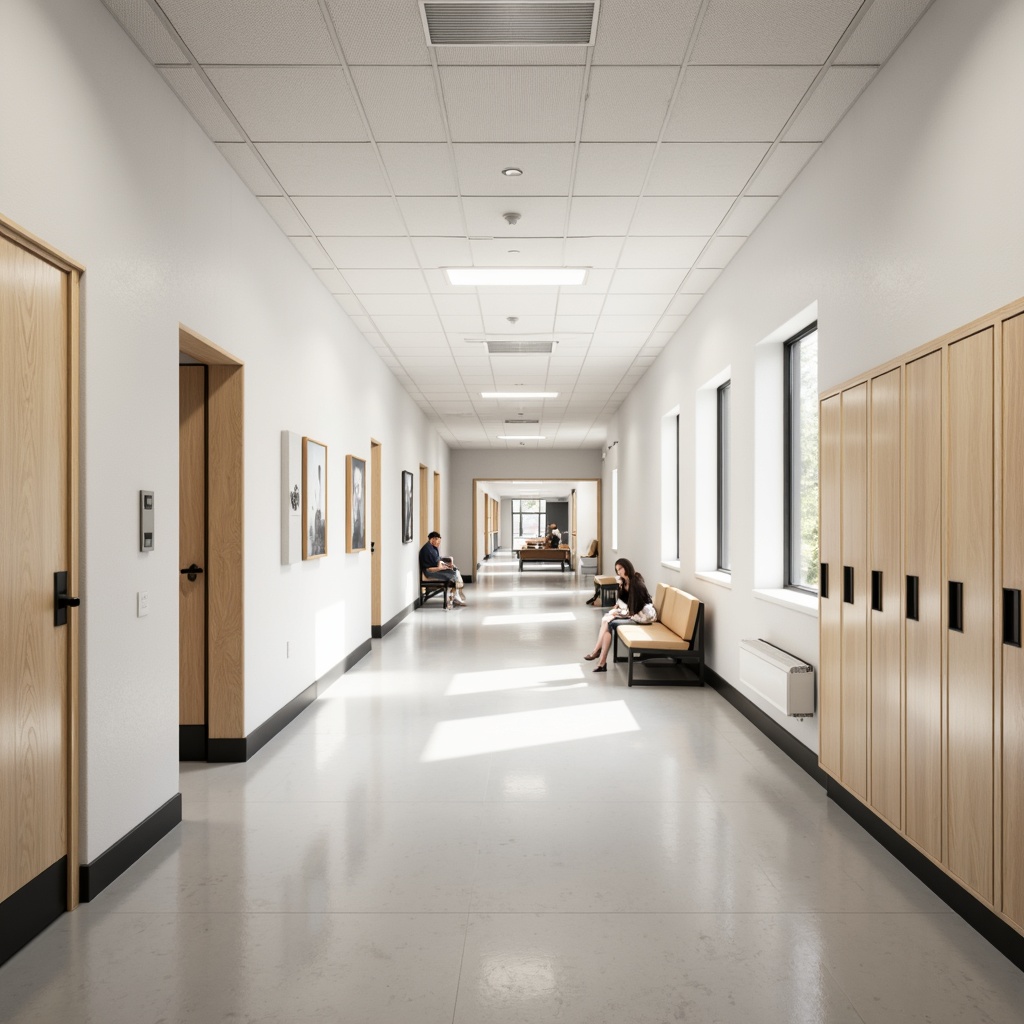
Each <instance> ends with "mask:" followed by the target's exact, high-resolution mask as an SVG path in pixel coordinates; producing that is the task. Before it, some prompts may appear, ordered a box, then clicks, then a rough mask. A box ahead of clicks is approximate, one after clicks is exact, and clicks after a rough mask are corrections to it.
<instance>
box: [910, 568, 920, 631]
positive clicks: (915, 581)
mask: <svg viewBox="0 0 1024 1024" xmlns="http://www.w3.org/2000/svg"><path fill="white" fill-rule="evenodd" d="M920 589H921V581H920V578H919V577H917V576H908V577H907V618H908V619H910V620H912V621H913V622H917V618H918V614H919V611H918V594H919V592H920Z"/></svg>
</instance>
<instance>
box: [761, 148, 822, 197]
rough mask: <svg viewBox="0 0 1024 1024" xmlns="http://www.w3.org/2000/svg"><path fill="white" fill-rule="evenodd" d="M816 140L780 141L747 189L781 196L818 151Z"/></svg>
mask: <svg viewBox="0 0 1024 1024" xmlns="http://www.w3.org/2000/svg"><path fill="white" fill-rule="evenodd" d="M818 145H819V143H817V142H782V143H780V144H779V145H778V146H776V148H775V151H774V152H773V153H772V155H771V156H770V157H768V159H767V161H765V165H764V166H763V167H762V168H761V170H760V171H758V172H757V176H756V177H755V178H754V180H753V181H752V182H751V183H750V188H748V189H747V191H748V192H749V193H750V194H751V195H757V196H781V195H782V193H783V192H785V191H786V189H787V188H789V186H790V185H791V184H792V183H793V180H794V179H795V178H796V176H797V175H798V174H799V173H800V172H801V171H802V170H803V169H804V165H805V164H806V163H807V161H808V160H810V159H811V157H812V156H814V154H815V153H816V152H817V151H818Z"/></svg>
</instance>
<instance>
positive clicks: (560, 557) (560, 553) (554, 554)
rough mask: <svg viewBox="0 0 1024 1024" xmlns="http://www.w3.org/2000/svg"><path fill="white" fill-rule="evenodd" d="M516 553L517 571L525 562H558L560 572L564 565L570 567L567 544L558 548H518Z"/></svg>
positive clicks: (520, 569)
mask: <svg viewBox="0 0 1024 1024" xmlns="http://www.w3.org/2000/svg"><path fill="white" fill-rule="evenodd" d="M516 554H517V555H518V556H519V571H520V572H522V571H523V566H524V565H526V563H527V562H529V563H531V564H534V563H537V564H559V565H560V566H561V570H562V572H565V569H566V566H568V567H569V568H570V569H571V568H572V561H571V555H572V552H571V551H570V550H569V547H568V545H565V546H563V547H558V548H520V549H519V550H518V551H517V552H516Z"/></svg>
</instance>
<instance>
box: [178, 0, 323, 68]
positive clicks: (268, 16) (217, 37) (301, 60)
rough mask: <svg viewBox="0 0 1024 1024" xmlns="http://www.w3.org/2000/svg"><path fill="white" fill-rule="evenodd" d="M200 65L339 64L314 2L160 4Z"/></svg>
mask: <svg viewBox="0 0 1024 1024" xmlns="http://www.w3.org/2000/svg"><path fill="white" fill-rule="evenodd" d="M160 6H161V7H162V8H163V11H164V13H165V14H166V15H167V17H168V18H169V19H170V20H171V22H172V23H173V24H174V27H175V28H176V29H177V30H178V33H179V34H180V35H181V37H182V39H183V40H184V42H185V45H186V46H187V47H188V48H189V49H190V50H191V51H192V53H193V54H194V55H195V57H196V59H197V60H198V61H199V63H200V64H297V65H298V64H337V62H338V55H337V53H336V52H335V50H334V46H333V45H332V43H331V37H330V34H329V32H328V29H327V24H326V22H325V21H324V19H323V15H322V14H321V12H320V7H319V5H318V4H317V2H316V0H290V2H289V3H287V4H282V3H280V0H233V2H230V3H206V2H204V0H160Z"/></svg>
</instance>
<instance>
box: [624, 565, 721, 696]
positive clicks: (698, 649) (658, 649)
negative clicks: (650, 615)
mask: <svg viewBox="0 0 1024 1024" xmlns="http://www.w3.org/2000/svg"><path fill="white" fill-rule="evenodd" d="M654 608H655V611H657V613H658V621H657V622H652V623H651V624H650V625H649V626H640V625H636V624H630V625H623V626H619V628H618V629H617V630H616V632H615V641H614V649H613V651H612V658H613V659H614V660H615V661H628V662H629V672H628V673H627V679H628V682H629V685H630V686H632V685H633V684H634V683H642V684H653V685H658V684H667V685H675V686H703V685H704V605H703V604H702V603H701V602H700V601H698V600H697V598H695V597H694V596H693V595H692V594H688V593H686V591H685V590H680V589H679V588H678V587H667V586H665V584H664V583H659V584H658V587H657V591H656V593H655V596H654ZM620 640H621V641H622V644H623V646H624V647H625V648H626V651H627V656H626V657H619V641H620ZM656 658H668V659H671V661H673V662H674V663H675V664H677V665H678V666H679V669H680V676H679V678H677V679H664V678H652V677H646V678H643V679H637V678H634V676H633V665H634V662H645V661H651V660H654V659H656ZM686 665H695V666H696V668H695V669H694V670H693V673H695V675H696V679H692V678H688V677H687V675H686V674H684V666H686Z"/></svg>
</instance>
